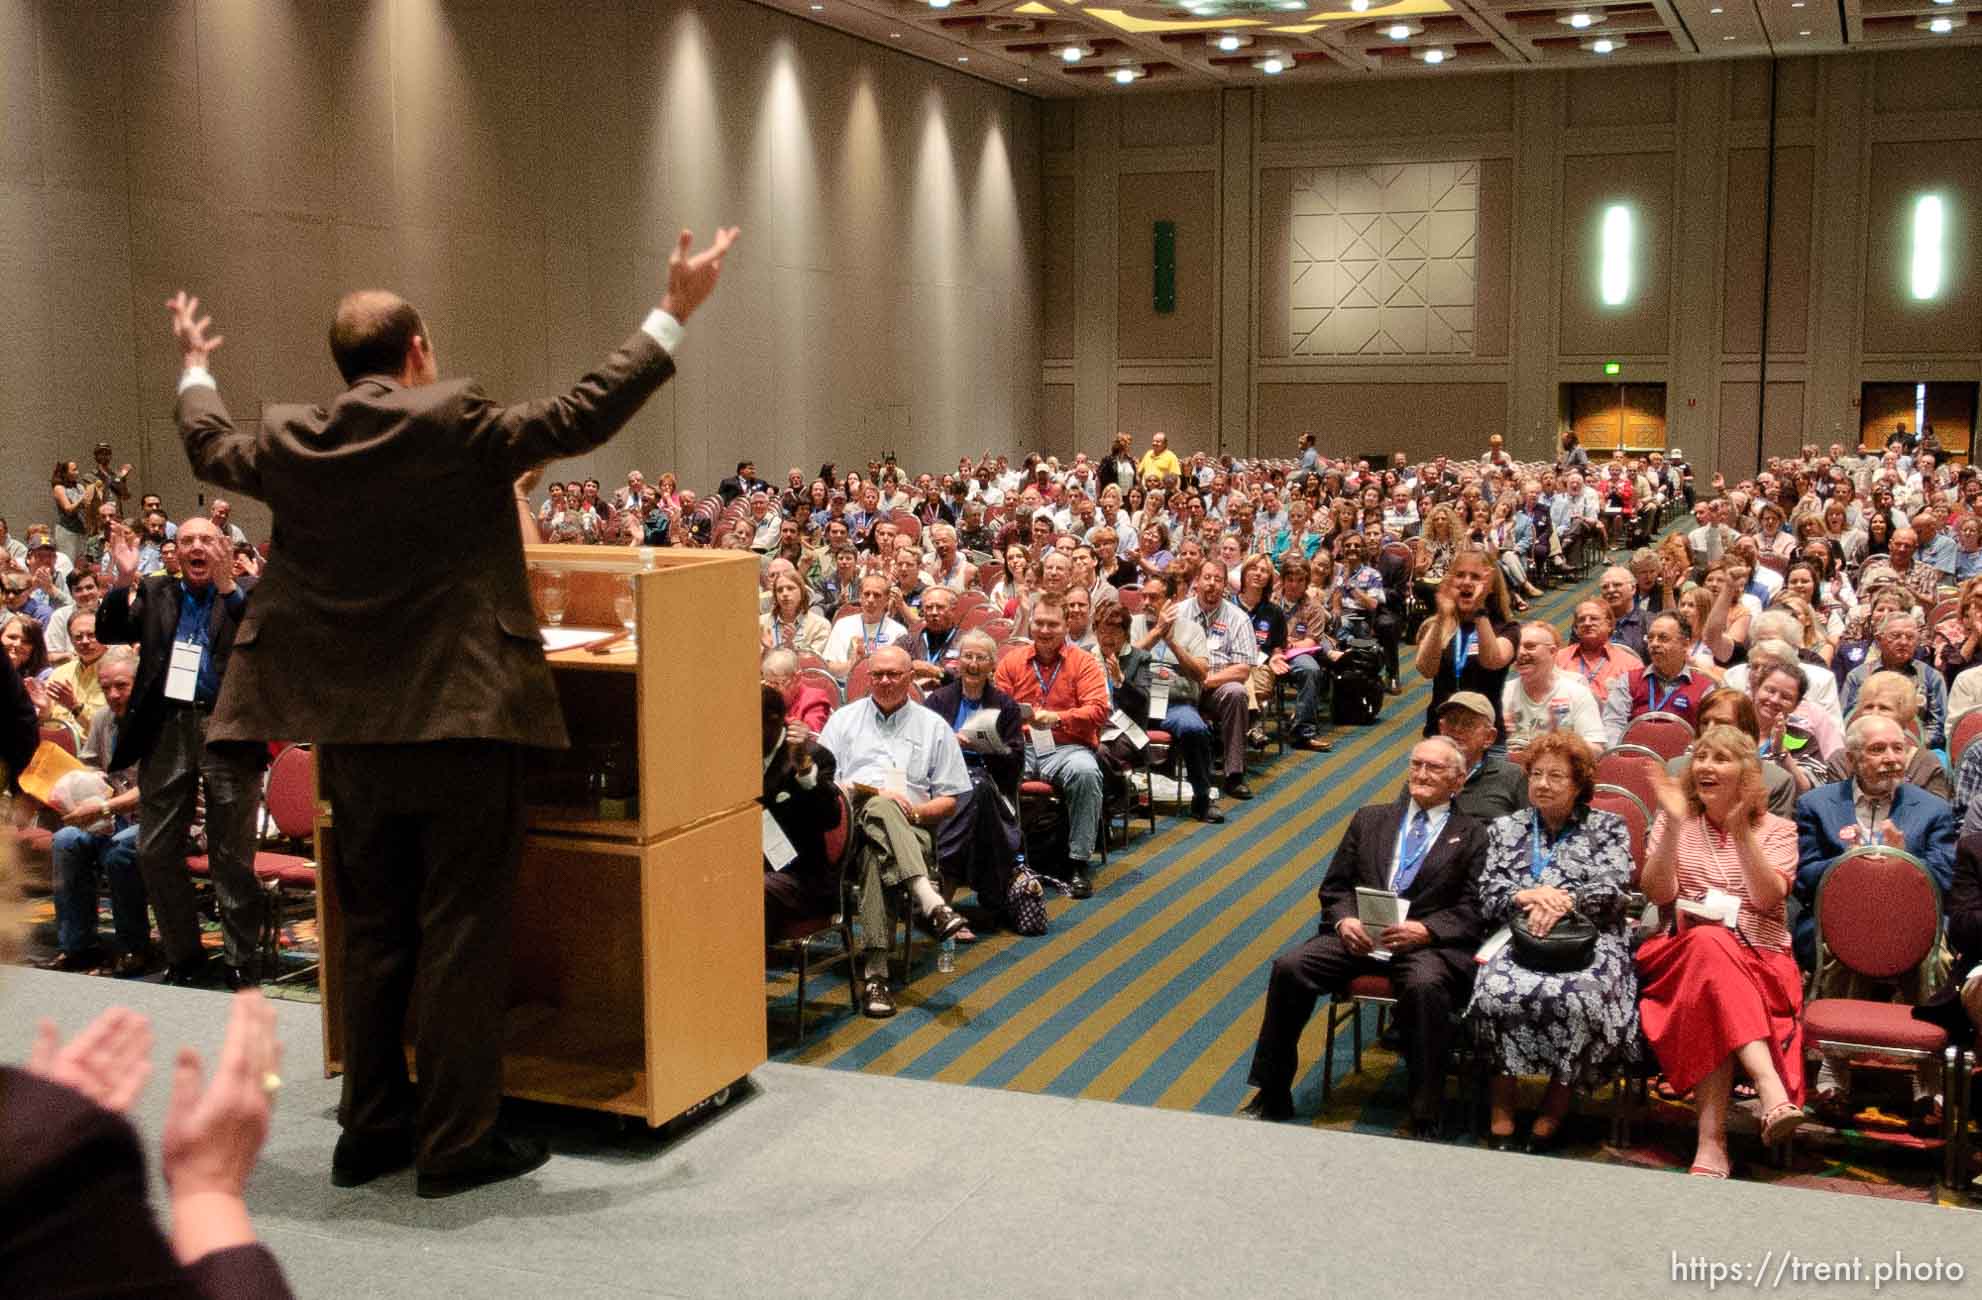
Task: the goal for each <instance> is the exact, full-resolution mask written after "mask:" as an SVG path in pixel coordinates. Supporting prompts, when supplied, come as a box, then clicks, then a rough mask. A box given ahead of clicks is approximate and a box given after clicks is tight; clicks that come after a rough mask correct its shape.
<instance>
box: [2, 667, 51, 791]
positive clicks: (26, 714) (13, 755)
mask: <svg viewBox="0 0 1982 1300" xmlns="http://www.w3.org/2000/svg"><path fill="white" fill-rule="evenodd" d="M40 744H41V727H40V724H39V723H38V722H37V721H36V718H35V712H34V701H33V700H31V699H29V698H28V693H27V690H26V688H24V687H23V686H22V685H21V676H20V674H19V673H17V672H15V671H14V662H13V660H11V659H8V658H7V657H6V656H5V655H0V765H4V766H5V768H6V770H5V772H4V773H3V774H0V788H5V787H7V786H11V785H12V784H13V783H14V781H15V779H16V778H18V777H19V776H20V774H21V769H22V768H24V767H26V766H27V765H28V761H29V760H30V759H32V758H33V757H34V751H35V749H36V748H37V747H38V746H39V745H40Z"/></svg>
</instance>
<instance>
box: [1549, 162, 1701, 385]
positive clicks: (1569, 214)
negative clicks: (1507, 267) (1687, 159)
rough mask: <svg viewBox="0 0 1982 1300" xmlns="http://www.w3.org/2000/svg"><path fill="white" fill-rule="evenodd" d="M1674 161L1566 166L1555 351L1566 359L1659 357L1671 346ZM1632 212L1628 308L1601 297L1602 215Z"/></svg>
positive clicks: (1569, 163)
mask: <svg viewBox="0 0 1982 1300" xmlns="http://www.w3.org/2000/svg"><path fill="white" fill-rule="evenodd" d="M1672 176H1673V157H1672V155H1671V154H1669V153H1631V154H1593V155H1588V156H1578V157H1570V158H1565V159H1564V160H1563V164H1562V208H1561V238H1562V249H1561V268H1562V269H1561V281H1562V301H1561V305H1560V308H1559V315H1558V321H1559V330H1560V333H1559V336H1558V337H1559V341H1558V344H1557V348H1558V351H1559V352H1561V353H1562V354H1563V355H1566V356H1661V355H1664V354H1665V352H1666V351H1667V350H1668V348H1669V347H1670V342H1671V303H1672V286H1671V278H1670V277H1671V270H1670V268H1671V265H1672V261H1671V255H1670V250H1671V241H1672V221H1673V204H1672V188H1673V180H1672ZM1617 203H1622V204H1624V205H1626V206H1627V207H1628V208H1629V209H1630V211H1631V213H1632V243H1631V254H1632V255H1631V259H1630V260H1631V283H1630V291H1629V294H1628V296H1627V297H1626V299H1625V301H1624V302H1623V303H1622V304H1621V305H1618V306H1609V305H1606V304H1605V303H1604V302H1603V301H1602V299H1601V297H1600V295H1599V274H1598V273H1599V270H1600V268H1601V264H1602V240H1601V231H1602V223H1603V213H1604V210H1605V209H1606V208H1607V207H1609V206H1610V205H1612V204H1617Z"/></svg>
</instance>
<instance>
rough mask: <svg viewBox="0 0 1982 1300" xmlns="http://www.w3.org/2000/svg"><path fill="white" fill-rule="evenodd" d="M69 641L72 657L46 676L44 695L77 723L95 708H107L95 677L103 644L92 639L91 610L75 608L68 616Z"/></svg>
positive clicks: (93, 621)
mask: <svg viewBox="0 0 1982 1300" xmlns="http://www.w3.org/2000/svg"><path fill="white" fill-rule="evenodd" d="M69 640H70V641H71V642H72V643H73V644H74V645H75V647H76V657H75V658H74V659H71V660H69V662H67V663H65V664H63V665H62V666H61V667H60V668H57V669H56V670H55V671H54V672H52V673H50V674H49V675H48V694H49V697H50V698H51V699H52V700H53V701H54V702H55V703H56V704H57V705H59V706H60V707H61V709H62V710H65V711H66V712H67V713H68V714H69V715H70V717H72V718H74V719H75V720H76V722H77V723H79V724H86V723H87V721H88V720H89V719H91V718H94V717H95V716H96V713H97V710H98V709H105V708H108V707H110V705H109V701H107V700H106V699H104V696H103V687H102V685H101V684H100V683H98V681H97V680H96V665H97V664H98V663H99V662H100V661H101V660H102V658H103V643H102V642H101V641H98V640H97V639H96V611H95V610H87V609H79V610H77V611H76V612H75V613H74V614H71V615H70V616H69ZM64 720H65V721H66V719H64Z"/></svg>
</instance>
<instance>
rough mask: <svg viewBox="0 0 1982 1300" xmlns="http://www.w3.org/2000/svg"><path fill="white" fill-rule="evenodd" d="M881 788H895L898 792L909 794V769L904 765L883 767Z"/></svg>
mask: <svg viewBox="0 0 1982 1300" xmlns="http://www.w3.org/2000/svg"><path fill="white" fill-rule="evenodd" d="M881 788H882V789H883V790H893V791H894V792H895V793H896V794H907V793H908V769H907V768H904V767H884V768H882V769H881Z"/></svg>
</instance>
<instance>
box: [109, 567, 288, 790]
mask: <svg viewBox="0 0 1982 1300" xmlns="http://www.w3.org/2000/svg"><path fill="white" fill-rule="evenodd" d="M236 585H237V586H239V587H240V589H241V596H242V599H243V600H244V601H245V600H246V598H247V595H248V593H249V592H250V591H252V590H253V589H254V585H255V584H254V581H253V579H248V580H246V581H243V580H240V579H236ZM180 599H181V588H180V586H179V579H177V578H174V577H171V576H169V575H166V574H158V575H156V576H154V577H150V578H141V579H139V580H138V585H137V586H136V587H116V588H113V589H112V590H111V592H110V594H109V595H107V596H105V597H104V598H103V604H101V605H99V606H98V607H97V611H96V639H97V640H99V641H101V642H103V643H104V644H105V645H135V646H137V647H138V672H137V676H136V677H135V678H133V679H132V682H131V709H130V712H129V713H128V714H126V715H125V719H124V725H123V726H122V727H120V728H119V729H118V732H117V752H116V753H115V754H113V755H111V758H110V770H111V771H113V772H117V771H121V770H122V769H124V768H126V767H129V766H130V765H131V764H133V763H135V762H138V761H139V760H140V759H143V758H144V757H146V756H147V755H149V754H150V753H151V749H152V746H153V745H155V744H157V743H158V731H159V728H160V727H162V726H163V725H164V724H165V706H166V699H165V672H166V669H168V668H169V667H171V665H172V642H173V640H174V638H175V636H176V634H177V633H178V630H179V601H180ZM237 636H238V634H237V632H236V627H235V616H234V612H233V611H232V610H231V609H229V608H228V604H227V600H226V598H225V597H223V596H221V595H219V594H218V593H216V594H215V596H214V599H213V604H212V606H210V612H209V614H208V615H207V645H208V647H209V650H210V652H211V654H212V656H213V671H214V673H215V674H216V675H217V676H218V677H219V678H220V685H221V690H222V692H223V693H224V692H225V690H226V687H227V665H228V662H229V660H230V659H231V658H232V654H233V649H234V642H235V640H236V639H237ZM264 739H268V740H277V739H282V737H279V736H274V735H270V736H267V737H264Z"/></svg>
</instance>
